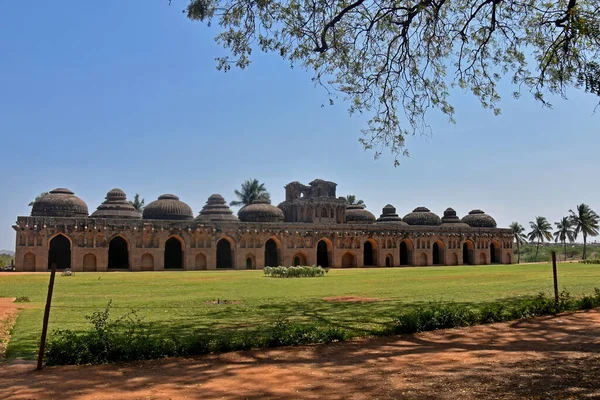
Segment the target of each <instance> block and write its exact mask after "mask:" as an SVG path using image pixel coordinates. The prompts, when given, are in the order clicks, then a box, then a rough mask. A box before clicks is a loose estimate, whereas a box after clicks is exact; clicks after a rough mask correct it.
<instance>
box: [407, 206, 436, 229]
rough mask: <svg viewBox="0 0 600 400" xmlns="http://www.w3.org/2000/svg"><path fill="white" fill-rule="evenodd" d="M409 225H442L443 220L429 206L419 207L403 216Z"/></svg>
mask: <svg viewBox="0 0 600 400" xmlns="http://www.w3.org/2000/svg"><path fill="white" fill-rule="evenodd" d="M402 220H404V222H406V223H407V224H409V225H433V226H437V225H441V224H442V220H441V219H440V217H438V216H437V215H436V214H434V213H432V212H431V211H429V208H427V207H417V208H415V209H414V210H413V211H412V212H411V213H408V214H406V215H405V216H404V218H402Z"/></svg>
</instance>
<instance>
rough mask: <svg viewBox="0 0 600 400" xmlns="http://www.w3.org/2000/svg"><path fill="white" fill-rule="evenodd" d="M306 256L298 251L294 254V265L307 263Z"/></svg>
mask: <svg viewBox="0 0 600 400" xmlns="http://www.w3.org/2000/svg"><path fill="white" fill-rule="evenodd" d="M307 264H308V263H307V262H306V256H305V255H304V254H302V253H298V254H296V255H295V256H294V267H297V266H299V265H307Z"/></svg>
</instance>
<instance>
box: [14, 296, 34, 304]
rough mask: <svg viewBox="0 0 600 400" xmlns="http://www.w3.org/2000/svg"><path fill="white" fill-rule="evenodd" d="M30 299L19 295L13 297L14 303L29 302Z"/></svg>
mask: <svg viewBox="0 0 600 400" xmlns="http://www.w3.org/2000/svg"><path fill="white" fill-rule="evenodd" d="M30 301H31V300H29V297H27V296H20V297H17V298H16V299H15V303H29V302H30Z"/></svg>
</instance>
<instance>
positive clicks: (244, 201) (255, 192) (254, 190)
mask: <svg viewBox="0 0 600 400" xmlns="http://www.w3.org/2000/svg"><path fill="white" fill-rule="evenodd" d="M235 195H236V196H237V197H238V199H239V200H233V201H232V202H231V203H229V205H230V206H232V207H238V206H242V207H243V206H247V205H249V204H252V202H254V201H255V200H258V199H264V200H266V201H268V202H271V195H270V194H269V192H267V189H266V188H265V184H264V183H259V182H258V180H257V179H252V178H250V179H249V180H247V181H244V183H242V188H241V190H237V189H236V190H235Z"/></svg>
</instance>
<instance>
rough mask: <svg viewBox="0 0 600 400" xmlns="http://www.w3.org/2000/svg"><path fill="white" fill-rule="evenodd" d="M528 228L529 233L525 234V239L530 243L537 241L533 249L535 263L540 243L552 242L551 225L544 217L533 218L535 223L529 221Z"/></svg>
mask: <svg viewBox="0 0 600 400" xmlns="http://www.w3.org/2000/svg"><path fill="white" fill-rule="evenodd" d="M529 226H530V227H531V232H529V233H528V234H527V237H528V238H529V240H530V241H531V242H534V241H537V247H536V249H535V261H537V257H538V252H539V250H540V243H542V242H544V240H548V241H550V240H552V225H551V224H550V222H548V220H547V219H546V217H535V222H534V221H530V222H529Z"/></svg>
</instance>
